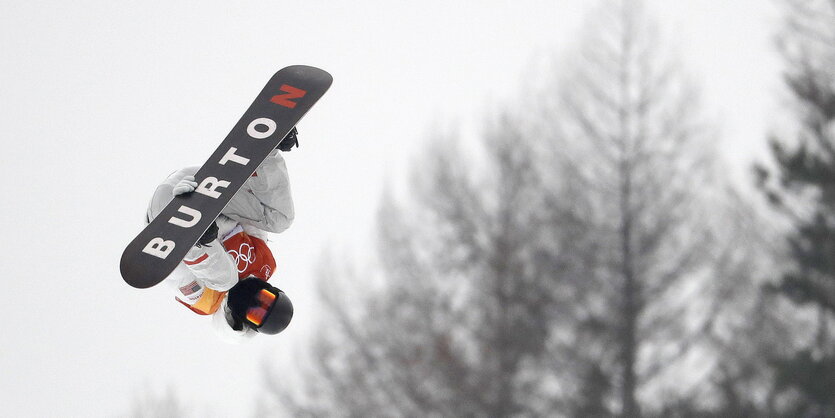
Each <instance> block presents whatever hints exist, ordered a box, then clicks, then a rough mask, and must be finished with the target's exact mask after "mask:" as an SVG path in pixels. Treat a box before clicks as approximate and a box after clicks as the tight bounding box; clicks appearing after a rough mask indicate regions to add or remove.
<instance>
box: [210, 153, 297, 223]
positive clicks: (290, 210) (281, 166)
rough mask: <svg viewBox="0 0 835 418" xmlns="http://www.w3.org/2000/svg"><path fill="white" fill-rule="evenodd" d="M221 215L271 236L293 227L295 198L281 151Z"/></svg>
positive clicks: (253, 177) (266, 161)
mask: <svg viewBox="0 0 835 418" xmlns="http://www.w3.org/2000/svg"><path fill="white" fill-rule="evenodd" d="M222 213H223V214H224V215H226V216H228V217H230V218H232V219H234V220H236V221H238V222H240V223H242V224H244V225H251V226H254V227H256V228H258V229H261V230H264V231H268V232H274V233H278V232H282V231H284V230H285V229H287V228H288V227H290V224H292V223H293V218H294V217H295V209H294V206H293V196H292V194H291V191H290V177H289V175H288V174H287V165H286V164H285V162H284V158H283V157H282V156H281V154H280V153H279V152H278V151H273V152H272V153H270V156H269V157H267V159H266V160H264V162H263V163H262V164H261V165H260V166H259V167H258V169H257V170H256V171H255V174H254V175H253V176H252V177H250V178H249V179H248V180H247V181H246V183H245V184H244V185H243V187H241V190H239V191H238V193H237V194H236V195H235V196H234V197H233V198H232V200H231V201H230V202H229V204H228V205H227V206H226V208H225V209H223V212H222Z"/></svg>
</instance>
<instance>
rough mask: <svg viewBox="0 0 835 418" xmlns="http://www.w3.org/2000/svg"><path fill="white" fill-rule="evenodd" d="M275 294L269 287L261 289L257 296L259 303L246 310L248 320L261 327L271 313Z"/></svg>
mask: <svg viewBox="0 0 835 418" xmlns="http://www.w3.org/2000/svg"><path fill="white" fill-rule="evenodd" d="M275 297H276V296H275V294H274V293H273V292H270V291H269V290H267V289H261V290H260V291H259V292H258V295H257V297H256V301H257V304H256V305H255V306H253V307H251V308H249V309H247V310H246V320H247V321H249V323H251V324H252V325H254V326H255V327H256V328H258V327H260V326H261V324H263V323H264V320H265V319H266V318H267V315H269V313H270V308H271V307H272V306H273V303H274V302H275Z"/></svg>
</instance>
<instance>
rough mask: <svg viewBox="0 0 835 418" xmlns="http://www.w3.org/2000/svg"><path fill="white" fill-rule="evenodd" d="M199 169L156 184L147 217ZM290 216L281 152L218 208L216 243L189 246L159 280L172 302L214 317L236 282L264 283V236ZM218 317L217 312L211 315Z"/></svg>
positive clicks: (267, 268)
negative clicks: (257, 280)
mask: <svg viewBox="0 0 835 418" xmlns="http://www.w3.org/2000/svg"><path fill="white" fill-rule="evenodd" d="M199 168H200V167H187V168H184V169H182V170H179V171H177V172H175V173H173V174H171V175H170V176H169V177H168V178H167V179H166V180H165V181H164V182H163V183H162V184H160V185H159V186H158V187H157V189H156V191H155V192H154V197H153V198H152V199H151V203H150V205H149V207H148V216H147V219H148V220H151V219H153V218H154V217H155V216H156V215H158V214H159V213H160V212H161V211H162V209H163V208H164V207H165V205H167V204H168V202H170V201H171V199H173V189H174V186H176V185H177V183H178V182H180V180H182V179H183V178H184V177H186V176H193V175H194V174H195V173H196V172H197V170H198V169H199ZM294 216H295V212H294V208H293V198H292V195H291V192H290V181H289V177H288V175H287V166H286V164H285V162H284V158H283V157H282V156H281V154H280V153H279V152H278V151H273V152H272V153H270V155H269V157H267V159H266V160H264V162H263V163H262V164H261V165H260V166H259V167H258V169H257V170H256V171H255V174H253V176H252V177H250V178H249V179H248V180H247V181H246V183H244V185H243V186H242V187H241V189H240V190H239V191H238V193H236V194H235V196H234V197H232V200H231V201H230V202H229V204H228V205H227V206H226V208H224V209H223V211H222V213H221V215H220V216H219V217H218V219H217V221H216V222H217V226H218V235H217V239H215V240H214V242H212V243H210V244H208V245H201V246H194V247H192V248H191V250H189V253H188V254H187V255H186V257H185V259H184V260H183V262H181V263H180V264H179V265H178V266H177V268H176V269H174V271H173V272H172V273H171V275H170V276H168V277H167V278H166V279H165V282H166V283H167V284H168V285H169V286H170V287H171V288H172V289H173V290H174V292H175V294H176V298H177V300H178V301H180V302H181V303H183V304H184V305H186V306H188V307H190V308H191V309H192V310H193V311H195V312H197V313H199V314H204V315H208V314H214V313H215V312H217V311H218V310H219V308H220V307H221V304H222V302H223V301H224V300H225V297H224V296H225V294H226V291H227V290H229V289H230V288H232V286H234V285H235V284H236V283H237V282H238V280H239V279H243V278H246V277H251V276H255V277H258V278H260V279H262V280H267V279H269V278H270V277H271V276H272V274H273V272H274V270H275V260H274V258H273V256H272V253H271V252H270V249H269V248H268V247H267V245H266V241H267V232H273V233H279V232H282V231H284V230H286V229H287V228H288V227H289V226H290V224H292V222H293V218H294ZM221 311H222V310H221ZM222 315H223V312H218V313H217V315H215V316H222ZM217 321H218V319H216V321H215V322H217ZM223 322H224V323H225V320H224V321H223ZM226 327H227V328H228V326H226Z"/></svg>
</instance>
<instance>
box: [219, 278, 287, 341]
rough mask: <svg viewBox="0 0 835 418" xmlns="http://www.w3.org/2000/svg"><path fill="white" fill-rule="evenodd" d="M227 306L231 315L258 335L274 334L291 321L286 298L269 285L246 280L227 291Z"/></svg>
mask: <svg viewBox="0 0 835 418" xmlns="http://www.w3.org/2000/svg"><path fill="white" fill-rule="evenodd" d="M227 305H228V306H229V308H230V310H231V311H232V316H233V317H234V318H235V319H237V320H238V321H240V322H242V323H244V324H245V325H246V326H247V327H249V328H252V329H254V330H255V331H258V332H259V333H262V334H278V333H279V332H281V331H283V330H284V328H287V325H289V324H290V320H291V319H292V318H293V303H292V302H290V298H288V297H287V295H286V294H285V293H284V292H282V291H281V289H278V288H276V287H274V286H271V285H270V284H269V283H267V282H265V281H263V280H261V279H258V278H255V277H249V278H246V279H244V280H241V281H240V282H238V284H236V285H235V286H234V287H232V289H229V295H228V299H227Z"/></svg>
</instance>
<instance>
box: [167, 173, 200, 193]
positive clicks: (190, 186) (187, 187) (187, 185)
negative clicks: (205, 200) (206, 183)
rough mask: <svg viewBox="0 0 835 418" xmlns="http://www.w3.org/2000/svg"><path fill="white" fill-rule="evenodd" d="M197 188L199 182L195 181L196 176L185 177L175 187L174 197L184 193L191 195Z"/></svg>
mask: <svg viewBox="0 0 835 418" xmlns="http://www.w3.org/2000/svg"><path fill="white" fill-rule="evenodd" d="M196 188H197V182H196V181H194V176H185V177H183V179H182V180H180V181H179V182H178V183H177V185H176V186H174V190H173V193H174V196H179V195H181V194H183V193H191V192H193V191H194V189H196Z"/></svg>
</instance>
